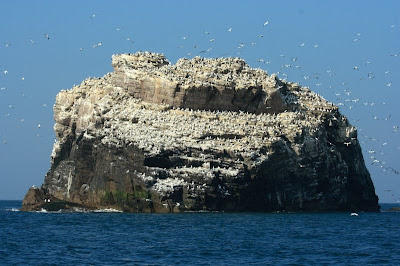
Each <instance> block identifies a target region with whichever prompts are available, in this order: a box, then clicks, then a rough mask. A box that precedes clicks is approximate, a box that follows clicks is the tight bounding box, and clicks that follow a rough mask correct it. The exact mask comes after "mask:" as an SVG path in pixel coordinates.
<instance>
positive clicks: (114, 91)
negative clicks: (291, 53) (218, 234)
mask: <svg viewBox="0 0 400 266" xmlns="http://www.w3.org/2000/svg"><path fill="white" fill-rule="evenodd" d="M112 65H113V67H114V72H113V73H110V74H107V75H105V76H104V77H102V78H98V79H87V80H85V81H83V82H82V84H80V85H79V86H75V87H73V88H72V89H71V90H67V91H61V92H60V93H59V94H58V95H57V98H56V103H55V105H54V118H55V121H56V123H55V126H54V130H55V132H56V137H57V142H56V143H55V144H54V147H53V152H52V155H51V158H52V166H51V169H50V170H49V172H48V173H47V175H46V177H45V180H44V183H43V185H42V187H40V188H31V189H30V190H29V191H28V193H27V195H26V197H25V199H24V201H23V210H36V209H40V208H47V209H57V208H72V207H75V206H80V207H85V208H115V209H118V210H122V211H130V212H182V211H200V210H207V211H217V210H224V211H278V210H279V211H281V210H286V211H302V210H304V211H331V210H332V211H333V210H341V211H345V210H349V211H359V210H364V211H378V210H379V206H378V198H377V196H376V195H375V190H374V186H373V183H372V181H371V178H370V175H369V172H368V170H367V169H366V167H365V163H364V160H363V157H362V153H361V148H360V145H359V142H358V139H357V131H356V128H354V127H353V126H351V125H350V124H349V122H348V120H347V118H346V117H344V116H342V115H341V114H340V112H339V110H338V108H337V107H336V106H334V105H333V104H332V103H329V102H327V101H326V100H324V99H323V98H322V97H321V96H320V95H317V94H315V93H313V92H312V91H310V90H309V89H308V88H305V87H300V86H299V85H297V84H293V83H290V82H285V81H282V80H279V79H278V78H277V77H276V76H275V75H268V74H267V73H266V72H264V71H262V70H260V69H252V68H250V67H249V66H248V65H247V64H246V63H245V62H244V61H243V60H241V59H238V58H220V59H204V58H199V57H195V58H193V59H191V60H188V59H180V60H179V61H178V62H177V63H176V64H175V65H171V64H169V62H168V61H167V59H166V58H165V57H164V56H163V55H160V54H153V53H147V52H146V53H137V54H132V55H130V54H129V55H127V54H121V55H114V56H113V58H112Z"/></svg>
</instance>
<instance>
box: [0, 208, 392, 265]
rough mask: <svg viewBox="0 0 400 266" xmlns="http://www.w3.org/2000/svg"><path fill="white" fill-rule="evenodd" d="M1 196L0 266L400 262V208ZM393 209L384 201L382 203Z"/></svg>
mask: <svg viewBox="0 0 400 266" xmlns="http://www.w3.org/2000/svg"><path fill="white" fill-rule="evenodd" d="M20 207H21V201H0V243H1V244H0V265H10V264H13V265H29V264H32V265H50V264H52V265H54V264H57V265H59V264H61V265H87V264H90V265H114V264H126V265H137V264H145V265H177V264H184V265H188V264H191V265H193V264H195V265H243V264H250V265H265V264H273V265H275V264H318V265H320V264H335V265H357V264H363V265H364V264H379V265H382V264H393V265H398V264H399V263H400V254H399V251H400V241H399V236H400V226H399V225H400V213H394V212H381V213H360V214H359V216H358V217H356V216H350V213H184V214H131V213H37V212H20V211H17V209H18V208H20ZM388 207H391V206H390V205H383V209H385V208H386V209H387V208H388Z"/></svg>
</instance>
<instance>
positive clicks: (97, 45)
mask: <svg viewBox="0 0 400 266" xmlns="http://www.w3.org/2000/svg"><path fill="white" fill-rule="evenodd" d="M102 45H103V43H102V42H99V43H98V44H95V45H93V48H96V47H99V46H102Z"/></svg>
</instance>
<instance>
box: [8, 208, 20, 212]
mask: <svg viewBox="0 0 400 266" xmlns="http://www.w3.org/2000/svg"><path fill="white" fill-rule="evenodd" d="M6 211H7V212H19V211H20V210H19V209H18V208H6Z"/></svg>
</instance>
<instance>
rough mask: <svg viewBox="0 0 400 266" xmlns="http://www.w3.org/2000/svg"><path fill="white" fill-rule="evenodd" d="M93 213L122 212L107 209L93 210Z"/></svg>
mask: <svg viewBox="0 0 400 266" xmlns="http://www.w3.org/2000/svg"><path fill="white" fill-rule="evenodd" d="M93 212H122V211H120V210H117V209H113V208H107V209H98V210H94V211H93Z"/></svg>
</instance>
